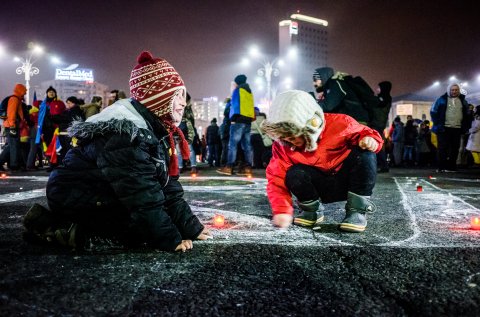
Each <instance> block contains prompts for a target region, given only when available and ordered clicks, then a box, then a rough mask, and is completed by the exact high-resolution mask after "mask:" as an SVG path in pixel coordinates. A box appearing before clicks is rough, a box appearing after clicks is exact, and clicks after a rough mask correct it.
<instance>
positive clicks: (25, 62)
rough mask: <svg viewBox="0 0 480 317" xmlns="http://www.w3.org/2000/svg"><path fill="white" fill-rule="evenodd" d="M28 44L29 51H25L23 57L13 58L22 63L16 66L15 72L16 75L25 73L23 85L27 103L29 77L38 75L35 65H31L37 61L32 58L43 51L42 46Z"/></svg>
mask: <svg viewBox="0 0 480 317" xmlns="http://www.w3.org/2000/svg"><path fill="white" fill-rule="evenodd" d="M28 46H29V49H30V51H29V52H28V53H27V55H26V57H25V58H19V57H15V58H14V61H16V62H20V63H22V66H19V67H17V69H16V73H17V74H18V75H21V74H22V73H23V74H25V86H26V87H27V93H26V97H25V98H26V99H25V102H26V103H27V104H29V101H30V77H31V76H33V75H38V73H39V72H40V70H39V69H38V68H37V67H34V66H33V64H34V63H35V62H36V61H37V60H36V59H33V58H34V56H35V55H39V54H41V53H43V48H42V47H40V46H38V45H34V44H33V43H30V44H29V45H28Z"/></svg>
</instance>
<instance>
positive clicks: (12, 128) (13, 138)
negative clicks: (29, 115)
mask: <svg viewBox="0 0 480 317" xmlns="http://www.w3.org/2000/svg"><path fill="white" fill-rule="evenodd" d="M26 93H27V87H25V85H23V84H16V85H15V87H14V88H13V95H12V96H10V98H8V104H7V111H6V118H5V120H4V121H3V126H4V127H5V133H6V134H7V142H8V147H9V152H10V165H9V166H10V169H11V170H18V169H19V168H20V160H21V150H20V125H22V124H26V123H25V118H24V115H23V108H22V100H23V98H24V96H25V94H26ZM4 151H5V150H4ZM5 153H8V152H5ZM7 159H8V158H7V157H5V158H4V160H7Z"/></svg>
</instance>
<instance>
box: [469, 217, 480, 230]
mask: <svg viewBox="0 0 480 317" xmlns="http://www.w3.org/2000/svg"><path fill="white" fill-rule="evenodd" d="M470 225H471V227H472V229H473V230H480V217H472V219H471V220H470Z"/></svg>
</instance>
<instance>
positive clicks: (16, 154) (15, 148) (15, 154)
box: [5, 128, 23, 169]
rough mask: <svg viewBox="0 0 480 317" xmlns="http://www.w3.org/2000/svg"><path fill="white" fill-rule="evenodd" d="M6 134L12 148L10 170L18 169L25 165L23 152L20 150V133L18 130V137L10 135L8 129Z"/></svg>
mask: <svg viewBox="0 0 480 317" xmlns="http://www.w3.org/2000/svg"><path fill="white" fill-rule="evenodd" d="M5 133H6V134H7V139H8V145H9V148H10V168H11V169H16V168H19V167H20V165H23V164H22V162H23V160H22V152H21V149H20V136H19V133H20V131H19V130H17V136H11V135H10V129H9V128H6V129H5Z"/></svg>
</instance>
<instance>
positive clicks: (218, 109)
mask: <svg viewBox="0 0 480 317" xmlns="http://www.w3.org/2000/svg"><path fill="white" fill-rule="evenodd" d="M223 110H224V105H223V103H222V102H220V101H218V98H217V97H207V98H203V99H193V100H192V111H193V114H194V116H195V127H196V128H197V132H198V134H199V135H200V136H202V135H203V134H204V133H205V131H206V130H207V127H208V126H209V125H210V121H211V120H212V119H213V118H217V124H218V125H220V124H221V123H222V120H223Z"/></svg>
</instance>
